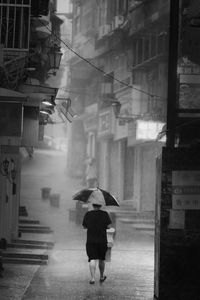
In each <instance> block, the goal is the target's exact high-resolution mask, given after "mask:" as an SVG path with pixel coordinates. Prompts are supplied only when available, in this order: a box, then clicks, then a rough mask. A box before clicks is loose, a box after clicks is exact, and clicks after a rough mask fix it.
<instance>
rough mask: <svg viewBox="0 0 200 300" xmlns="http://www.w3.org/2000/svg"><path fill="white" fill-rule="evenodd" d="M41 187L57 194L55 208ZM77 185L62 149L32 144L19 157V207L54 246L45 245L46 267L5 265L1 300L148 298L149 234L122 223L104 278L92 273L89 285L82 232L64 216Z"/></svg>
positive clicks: (150, 277) (151, 273)
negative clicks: (30, 153)
mask: <svg viewBox="0 0 200 300" xmlns="http://www.w3.org/2000/svg"><path fill="white" fill-rule="evenodd" d="M43 187H50V188H51V192H52V193H57V194H60V203H59V207H54V206H51V205H50V202H49V200H48V199H47V200H44V199H42V197H41V189H42V188H43ZM81 188H82V183H81V181H80V180H79V179H73V178H69V176H67V172H66V163H65V154H64V153H63V152H61V151H51V150H39V149H38V150H35V152H34V155H33V157H32V158H31V159H29V158H25V159H24V162H23V164H22V182H21V206H25V207H26V209H27V211H28V217H29V218H31V219H36V220H39V221H40V223H41V224H42V225H45V226H49V227H50V228H51V229H52V231H53V232H52V233H51V234H49V235H48V239H49V237H50V238H51V240H52V241H53V242H54V247H53V249H52V250H48V254H49V261H48V264H47V265H46V266H45V265H44V266H31V265H18V266H16V265H11V264H5V272H4V278H2V279H1V286H4V289H2V291H3V294H2V295H0V299H1V300H6V299H13V300H17V299H18V300H20V299H23V300H33V299H38V300H47V299H48V300H57V299H61V300H62V299H69V300H73V299H75V300H78V299H82V300H86V299H88V300H92V299H106V300H119V299H120V300H122V299H124V300H126V299H127V300H128V299H134V300H152V299H153V277H154V243H153V237H152V236H149V235H147V234H139V233H137V232H135V231H133V229H132V228H131V227H129V226H128V225H123V226H121V227H119V226H117V228H116V237H115V240H114V246H113V248H112V253H111V261H108V262H107V263H106V272H105V273H106V275H107V280H106V281H105V282H104V283H103V284H100V283H99V274H98V272H97V273H96V275H97V276H96V283H95V285H93V286H91V285H90V284H89V279H90V276H89V268H88V262H87V257H86V253H85V240H86V232H85V230H84V229H82V227H81V225H77V224H76V222H75V221H73V220H70V217H69V210H70V209H71V208H75V204H76V203H75V201H73V200H72V195H73V194H74V193H75V192H76V191H78V190H80V189H81ZM38 235H39V234H34V233H32V234H30V233H22V237H21V238H25V239H26V238H27V239H30V238H32V239H38ZM46 238H47V234H40V237H39V239H40V240H42V239H46ZM11 270H13V271H12V272H11ZM29 270H30V271H29ZM97 271H98V270H97ZM14 276H16V278H18V280H17V281H14ZM20 276H21V277H20ZM20 278H21V281H20ZM15 290H17V291H18V292H16V293H15V292H14V291H15Z"/></svg>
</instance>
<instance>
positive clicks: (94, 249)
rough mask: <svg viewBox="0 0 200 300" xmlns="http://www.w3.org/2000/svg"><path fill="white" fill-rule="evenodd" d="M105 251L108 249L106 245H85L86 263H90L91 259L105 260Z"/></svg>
mask: <svg viewBox="0 0 200 300" xmlns="http://www.w3.org/2000/svg"><path fill="white" fill-rule="evenodd" d="M107 249H108V247H107V243H106V244H100V243H87V244H86V253H87V256H88V261H91V260H92V259H100V260H105V256H106V251H107Z"/></svg>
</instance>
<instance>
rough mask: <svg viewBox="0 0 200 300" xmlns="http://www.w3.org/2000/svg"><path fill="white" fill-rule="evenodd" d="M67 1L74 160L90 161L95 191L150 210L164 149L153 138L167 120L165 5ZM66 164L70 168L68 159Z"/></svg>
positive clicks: (151, 209) (167, 8)
mask: <svg viewBox="0 0 200 300" xmlns="http://www.w3.org/2000/svg"><path fill="white" fill-rule="evenodd" d="M72 3H73V30H72V45H73V49H74V50H75V51H76V52H77V54H78V55H80V57H79V58H77V55H76V54H75V55H74V58H73V59H72V60H71V84H70V88H73V89H74V90H73V91H76V92H79V91H81V95H79V96H78V97H77V96H74V97H77V98H78V100H77V101H79V103H80V105H81V106H82V111H81V117H80V118H79V119H78V120H76V121H75V122H74V125H72V126H74V130H76V129H75V127H76V125H75V123H78V122H80V124H82V126H83V128H84V136H85V139H84V141H83V147H82V149H81V150H80V151H83V152H82V154H81V156H82V157H84V155H85V157H86V156H95V157H96V159H97V163H98V182H99V186H101V187H102V188H105V189H108V190H109V191H110V192H112V193H113V194H115V195H116V196H117V197H118V199H119V201H120V202H121V205H130V207H131V208H132V209H133V210H136V211H138V212H140V211H154V209H155V188H156V187H155V182H156V158H157V156H158V155H159V154H160V153H161V149H162V146H163V142H161V141H158V140H157V136H158V133H159V132H160V131H162V127H163V126H164V124H165V122H166V103H167V101H166V93H167V66H168V65H167V52H168V22H169V20H168V18H169V2H168V1H150V2H149V1H125V0H124V1H123V0H122V1H103V0H102V1H89V0H88V1H72ZM81 58H82V59H81ZM71 96H72V97H73V95H71ZM115 103H118V104H120V106H121V109H120V113H119V114H118V115H117V116H116V115H115V113H114V110H113V106H114V105H115ZM79 142H80V140H79ZM74 147H75V145H74ZM74 147H73V148H74ZM91 149H92V150H91ZM70 161H71V167H72V169H76V168H74V167H73V164H74V163H75V161H76V157H75V154H74V157H73V153H71V154H70ZM79 166H81V165H80V163H79ZM76 170H77V169H76ZM79 175H81V176H84V173H81V172H79Z"/></svg>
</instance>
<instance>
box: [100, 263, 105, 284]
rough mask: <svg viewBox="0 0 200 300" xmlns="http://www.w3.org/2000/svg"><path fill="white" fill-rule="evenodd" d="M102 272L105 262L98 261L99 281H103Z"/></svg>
mask: <svg viewBox="0 0 200 300" xmlns="http://www.w3.org/2000/svg"><path fill="white" fill-rule="evenodd" d="M104 270H105V260H101V259H99V272H100V280H103V281H104V280H105V276H104Z"/></svg>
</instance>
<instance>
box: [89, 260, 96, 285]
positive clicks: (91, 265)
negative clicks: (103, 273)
mask: <svg viewBox="0 0 200 300" xmlns="http://www.w3.org/2000/svg"><path fill="white" fill-rule="evenodd" d="M96 265H97V260H96V259H91V261H90V262H89V268H90V274H91V280H90V283H93V282H95V271H96Z"/></svg>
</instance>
